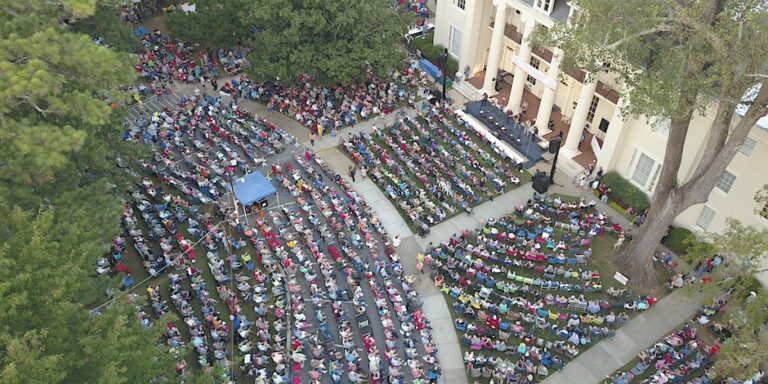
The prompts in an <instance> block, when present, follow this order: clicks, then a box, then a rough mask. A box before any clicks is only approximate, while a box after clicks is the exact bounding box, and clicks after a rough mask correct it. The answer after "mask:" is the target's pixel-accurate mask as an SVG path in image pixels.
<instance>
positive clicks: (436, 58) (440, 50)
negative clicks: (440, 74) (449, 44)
mask: <svg viewBox="0 0 768 384" xmlns="http://www.w3.org/2000/svg"><path fill="white" fill-rule="evenodd" d="M434 40H435V34H434V32H430V33H428V34H426V35H424V37H421V38H417V39H413V41H412V42H411V48H413V49H418V50H419V51H420V52H421V55H422V56H423V57H424V58H425V59H427V60H429V61H431V62H432V64H435V65H436V66H437V67H438V68H442V66H443V64H442V56H443V54H444V53H445V47H443V46H442V45H440V44H437V45H435V44H432V42H433V41H434ZM458 70H459V62H458V61H456V59H454V58H453V57H452V56H451V55H448V71H447V73H446V75H447V76H448V77H449V78H452V77H453V75H454V74H455V73H456V72H458Z"/></svg>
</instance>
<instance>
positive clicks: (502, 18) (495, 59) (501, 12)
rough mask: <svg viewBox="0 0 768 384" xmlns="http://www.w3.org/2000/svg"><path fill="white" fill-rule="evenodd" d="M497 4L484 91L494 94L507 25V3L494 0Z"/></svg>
mask: <svg viewBox="0 0 768 384" xmlns="http://www.w3.org/2000/svg"><path fill="white" fill-rule="evenodd" d="M493 5H495V6H496V18H495V19H494V22H493V34H492V35H491V50H490V52H488V65H487V67H486V69H485V78H484V80H483V89H482V91H481V92H482V93H485V94H487V95H488V96H492V95H495V94H496V82H495V80H494V79H495V78H496V75H498V74H499V62H500V61H501V51H502V48H503V47H504V29H505V28H506V26H507V3H505V2H504V0H494V1H493Z"/></svg>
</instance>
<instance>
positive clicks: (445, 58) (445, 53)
mask: <svg viewBox="0 0 768 384" xmlns="http://www.w3.org/2000/svg"><path fill="white" fill-rule="evenodd" d="M447 82H448V48H445V51H443V97H442V99H441V100H445V87H446V83H447Z"/></svg>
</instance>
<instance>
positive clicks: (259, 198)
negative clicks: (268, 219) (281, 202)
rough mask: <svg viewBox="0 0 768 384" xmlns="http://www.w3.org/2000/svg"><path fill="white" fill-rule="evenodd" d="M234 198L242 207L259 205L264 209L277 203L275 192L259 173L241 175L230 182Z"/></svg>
mask: <svg viewBox="0 0 768 384" xmlns="http://www.w3.org/2000/svg"><path fill="white" fill-rule="evenodd" d="M232 184H233V187H234V189H235V197H236V198H237V200H238V201H239V202H240V204H242V205H243V206H246V207H247V206H249V205H253V204H259V207H261V208H264V207H266V206H267V205H269V204H270V203H272V202H275V201H277V190H276V189H275V187H274V186H272V183H270V182H269V180H267V178H266V177H264V175H262V174H261V173H260V172H253V173H248V174H245V175H243V177H240V178H237V179H235V180H233V181H232Z"/></svg>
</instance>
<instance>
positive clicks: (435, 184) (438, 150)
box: [342, 113, 520, 228]
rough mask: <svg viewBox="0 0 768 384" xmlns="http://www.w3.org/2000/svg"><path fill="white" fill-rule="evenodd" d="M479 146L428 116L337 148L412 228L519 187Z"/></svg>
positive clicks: (500, 160) (351, 139)
mask: <svg viewBox="0 0 768 384" xmlns="http://www.w3.org/2000/svg"><path fill="white" fill-rule="evenodd" d="M481 143H482V139H481V138H480V137H479V136H476V134H475V133H474V131H472V130H467V129H465V128H464V127H462V126H460V125H459V124H454V123H452V122H451V121H449V119H448V118H447V117H446V116H444V115H443V114H441V113H438V114H432V113H429V114H427V115H424V116H420V117H418V118H416V119H412V118H410V117H408V116H406V117H404V118H403V119H401V120H399V121H398V122H397V123H396V124H394V125H391V126H388V127H385V128H383V129H378V128H376V129H374V132H373V134H370V135H367V134H364V133H361V134H359V135H353V136H350V137H348V138H346V139H345V140H344V141H343V143H342V145H343V147H344V149H345V151H346V152H347V153H348V154H349V156H350V157H351V158H352V160H353V162H354V163H355V164H356V165H357V166H358V167H359V168H361V169H366V170H367V174H368V175H369V176H370V178H371V180H373V181H374V182H376V183H377V184H378V185H379V187H380V188H381V189H382V190H383V191H384V193H385V194H386V195H387V196H388V197H389V198H390V199H392V200H393V202H394V203H395V204H397V206H399V207H400V209H401V210H402V211H403V212H404V213H405V216H407V218H408V219H409V220H410V221H411V222H412V223H413V224H414V225H415V226H416V227H417V228H418V227H421V226H422V224H426V225H428V226H431V225H434V224H437V223H440V222H441V221H443V220H445V219H447V218H449V217H451V216H453V215H455V214H457V213H460V212H471V210H472V208H473V207H474V206H476V205H477V204H479V203H480V202H482V201H484V200H485V199H493V197H494V196H496V195H498V194H500V193H502V192H503V191H504V190H505V188H506V187H507V186H508V184H510V183H511V184H519V183H520V179H519V177H518V174H517V173H516V172H515V170H514V168H512V167H510V166H508V165H506V164H507V161H505V160H504V159H503V158H502V157H501V156H499V155H497V154H495V153H493V152H488V151H485V150H484V149H483V148H482V147H481Z"/></svg>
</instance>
